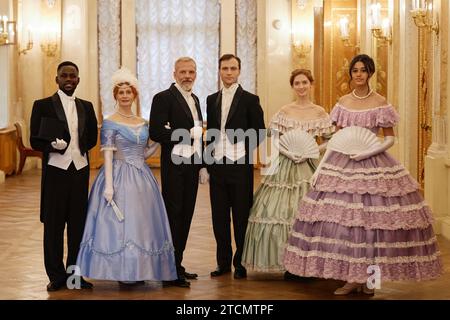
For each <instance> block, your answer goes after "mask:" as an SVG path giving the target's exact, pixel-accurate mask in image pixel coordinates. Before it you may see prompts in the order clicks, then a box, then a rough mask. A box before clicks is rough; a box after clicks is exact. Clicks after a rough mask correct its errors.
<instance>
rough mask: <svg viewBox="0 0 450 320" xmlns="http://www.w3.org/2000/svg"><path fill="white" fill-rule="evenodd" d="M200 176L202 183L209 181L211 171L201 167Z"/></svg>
mask: <svg viewBox="0 0 450 320" xmlns="http://www.w3.org/2000/svg"><path fill="white" fill-rule="evenodd" d="M199 176H200V179H199V181H200V183H201V184H205V183H208V181H209V173H208V170H206V168H201V169H200V172H199Z"/></svg>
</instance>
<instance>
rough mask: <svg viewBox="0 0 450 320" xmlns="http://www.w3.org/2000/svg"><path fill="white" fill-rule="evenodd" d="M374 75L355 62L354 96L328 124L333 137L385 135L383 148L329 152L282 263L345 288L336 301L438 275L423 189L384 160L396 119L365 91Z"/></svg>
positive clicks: (362, 61)
mask: <svg viewBox="0 0 450 320" xmlns="http://www.w3.org/2000/svg"><path fill="white" fill-rule="evenodd" d="M374 72H375V64H374V62H373V60H372V58H370V57H369V56H367V55H358V56H356V57H355V58H354V59H353V61H352V62H351V64H350V69H349V73H350V77H351V81H352V84H353V85H354V90H353V91H352V93H351V94H348V95H346V96H344V97H342V98H341V99H340V100H339V102H338V103H337V105H336V106H335V107H334V109H333V110H332V112H331V119H332V121H333V122H334V123H335V124H336V126H337V129H339V128H343V127H348V126H359V127H364V128H367V129H369V130H371V131H372V132H374V133H378V132H379V131H380V129H382V131H383V133H384V141H383V143H382V144H381V145H380V146H378V147H376V148H374V149H370V150H367V151H364V152H362V153H360V154H356V155H351V156H349V155H345V154H342V153H339V152H335V151H331V152H328V151H327V153H328V156H325V157H326V158H325V157H324V161H323V163H322V165H320V166H319V169H318V170H317V171H316V173H315V177H314V176H313V182H312V184H313V188H312V189H311V191H309V192H308V193H307V194H306V196H305V197H304V198H303V200H302V202H301V205H300V208H299V214H298V216H297V218H296V221H295V223H294V225H293V228H292V231H291V234H290V236H289V240H288V246H287V248H286V251H285V256H284V265H285V267H286V269H287V270H288V271H289V272H291V273H293V274H296V275H299V276H307V277H320V278H332V279H338V280H343V281H346V282H347V283H346V284H345V285H344V286H343V287H342V288H339V289H337V290H336V291H335V294H337V295H345V294H349V293H351V292H360V291H363V292H364V293H366V294H373V293H374V290H373V289H374V286H373V285H374V284H375V285H376V284H377V281H376V280H380V281H397V280H416V281H419V280H426V279H434V278H436V277H438V276H439V275H440V274H441V273H442V265H441V260H440V252H439V249H438V246H437V241H436V237H435V235H434V232H433V228H432V222H433V218H432V213H431V211H430V208H429V207H428V206H427V205H426V203H425V202H424V199H423V198H422V196H421V194H420V193H419V187H420V186H419V185H418V183H417V182H416V181H415V180H414V179H413V178H412V177H411V176H410V174H409V173H408V171H407V170H406V169H405V168H404V167H403V166H402V165H401V164H400V163H398V162H397V161H396V160H395V159H394V158H393V157H391V156H390V155H389V154H388V153H387V152H386V150H387V149H388V148H389V147H391V146H392V145H393V144H394V131H393V127H394V126H395V125H396V124H397V122H398V121H399V117H398V114H397V112H396V111H395V109H394V108H393V106H392V105H390V104H388V103H387V102H386V99H385V98H384V97H382V96H380V95H379V94H377V93H375V92H374V91H373V90H371V89H370V87H369V79H370V77H371V76H372V75H373V74H374ZM378 283H379V282H378Z"/></svg>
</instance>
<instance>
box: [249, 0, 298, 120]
mask: <svg viewBox="0 0 450 320" xmlns="http://www.w3.org/2000/svg"><path fill="white" fill-rule="evenodd" d="M277 19H278V20H280V21H281V22H282V26H281V28H280V29H279V30H277V29H275V28H274V26H273V21H274V20H277ZM290 26H291V4H290V1H279V0H267V1H259V2H258V37H257V38H258V41H257V43H258V62H257V66H258V79H257V87H258V95H259V97H260V99H261V105H262V107H263V109H264V117H265V121H266V124H268V123H269V121H270V119H271V117H272V116H273V115H274V114H275V112H276V111H277V110H278V109H279V108H280V107H281V106H283V105H284V104H286V103H288V102H290V101H291V100H292V93H291V87H290V85H289V76H290V73H291V70H292V61H291V33H290Z"/></svg>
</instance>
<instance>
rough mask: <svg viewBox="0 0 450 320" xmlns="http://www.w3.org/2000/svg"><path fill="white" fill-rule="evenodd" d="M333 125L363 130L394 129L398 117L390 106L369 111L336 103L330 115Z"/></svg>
mask: <svg viewBox="0 0 450 320" xmlns="http://www.w3.org/2000/svg"><path fill="white" fill-rule="evenodd" d="M330 117H331V120H332V121H333V123H334V124H336V125H338V126H340V127H348V126H359V127H365V128H374V127H383V128H388V127H394V126H395V125H396V124H397V123H398V121H399V120H400V117H399V115H398V113H397V111H396V110H395V109H394V107H393V106H392V105H391V104H387V105H383V106H380V107H376V108H371V109H363V110H354V109H349V108H347V107H345V106H344V105H342V104H340V103H337V104H336V105H335V106H334V108H333V110H332V111H331V114H330Z"/></svg>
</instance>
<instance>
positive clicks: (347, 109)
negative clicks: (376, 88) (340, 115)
mask: <svg viewBox="0 0 450 320" xmlns="http://www.w3.org/2000/svg"><path fill="white" fill-rule="evenodd" d="M336 105H337V106H338V107H340V108H342V109H344V110H346V111H348V112H367V111H373V110H378V109H388V108H392V104H390V103H389V104H386V105H382V106H379V107H374V108H367V109H361V110H357V109H350V108H347V107H345V106H344V105H343V104H341V103H337V104H336Z"/></svg>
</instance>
